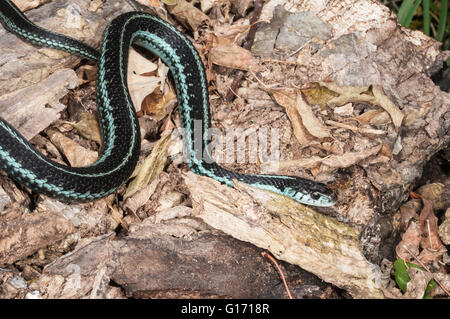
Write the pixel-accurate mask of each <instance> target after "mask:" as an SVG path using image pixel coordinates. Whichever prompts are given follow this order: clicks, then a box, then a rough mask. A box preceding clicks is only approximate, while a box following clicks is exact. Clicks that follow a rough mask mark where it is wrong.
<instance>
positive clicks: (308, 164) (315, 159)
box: [261, 156, 323, 168]
mask: <svg viewBox="0 0 450 319" xmlns="http://www.w3.org/2000/svg"><path fill="white" fill-rule="evenodd" d="M322 161H323V158H322V157H320V156H311V157H308V158H300V159H296V160H290V161H279V162H278V167H279V168H290V167H302V168H313V167H316V166H318V165H320V163H321V162H322ZM263 165H269V164H268V163H263V164H262V165H261V166H263Z"/></svg>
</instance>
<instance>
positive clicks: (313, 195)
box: [311, 192, 320, 200]
mask: <svg viewBox="0 0 450 319" xmlns="http://www.w3.org/2000/svg"><path fill="white" fill-rule="evenodd" d="M311 197H312V199H315V200H317V199H319V198H320V193H318V192H314V193H312V194H311Z"/></svg>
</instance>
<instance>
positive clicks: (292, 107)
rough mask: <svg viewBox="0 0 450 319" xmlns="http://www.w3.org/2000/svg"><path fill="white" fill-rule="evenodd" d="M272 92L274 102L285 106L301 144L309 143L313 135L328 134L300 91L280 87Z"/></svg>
mask: <svg viewBox="0 0 450 319" xmlns="http://www.w3.org/2000/svg"><path fill="white" fill-rule="evenodd" d="M272 93H273V96H274V98H275V100H276V102H277V103H278V104H280V105H281V106H284V107H285V108H286V113H287V115H288V117H289V119H290V120H291V124H292V127H293V129H294V135H295V137H296V138H297V140H298V141H299V142H300V144H301V145H302V146H306V145H308V144H310V143H311V142H312V141H313V140H314V137H316V138H324V137H329V136H330V132H329V130H328V128H327V127H325V126H324V125H323V124H322V123H321V122H320V120H319V119H318V118H317V117H316V116H315V115H314V113H313V111H312V109H311V107H310V106H309V105H308V104H307V103H306V102H305V101H304V99H303V98H302V96H301V94H302V93H301V92H300V91H298V90H293V89H282V90H276V91H273V92H272Z"/></svg>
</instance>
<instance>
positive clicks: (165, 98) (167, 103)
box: [142, 89, 177, 121]
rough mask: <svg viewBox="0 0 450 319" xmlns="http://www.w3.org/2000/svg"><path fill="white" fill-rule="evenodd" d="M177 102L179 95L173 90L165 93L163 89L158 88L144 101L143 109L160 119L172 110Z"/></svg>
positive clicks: (155, 118)
mask: <svg viewBox="0 0 450 319" xmlns="http://www.w3.org/2000/svg"><path fill="white" fill-rule="evenodd" d="M176 102H177V96H176V95H175V93H173V92H172V91H167V93H166V94H164V95H163V94H162V92H161V90H159V89H156V90H154V91H153V93H151V94H149V95H147V97H146V98H145V99H144V101H142V111H143V112H144V114H145V115H150V116H151V118H152V119H154V120H157V121H159V120H162V119H163V118H164V117H165V116H166V115H167V114H169V113H170V112H171V111H172V109H173V107H174V106H175V103H176Z"/></svg>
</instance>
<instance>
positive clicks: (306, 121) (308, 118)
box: [295, 92, 331, 138]
mask: <svg viewBox="0 0 450 319" xmlns="http://www.w3.org/2000/svg"><path fill="white" fill-rule="evenodd" d="M295 106H296V108H297V111H298V113H299V114H300V116H301V118H302V122H303V125H304V126H305V127H306V129H307V130H308V132H309V133H310V134H311V135H313V136H315V137H317V138H325V137H331V135H330V131H329V129H328V128H327V127H326V126H325V125H323V124H322V122H321V121H319V119H318V118H317V117H316V116H315V115H314V112H313V111H312V109H311V106H310V105H309V104H307V103H306V102H305V100H304V99H303V97H302V94H301V93H300V92H298V93H297V100H296V103H295Z"/></svg>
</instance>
